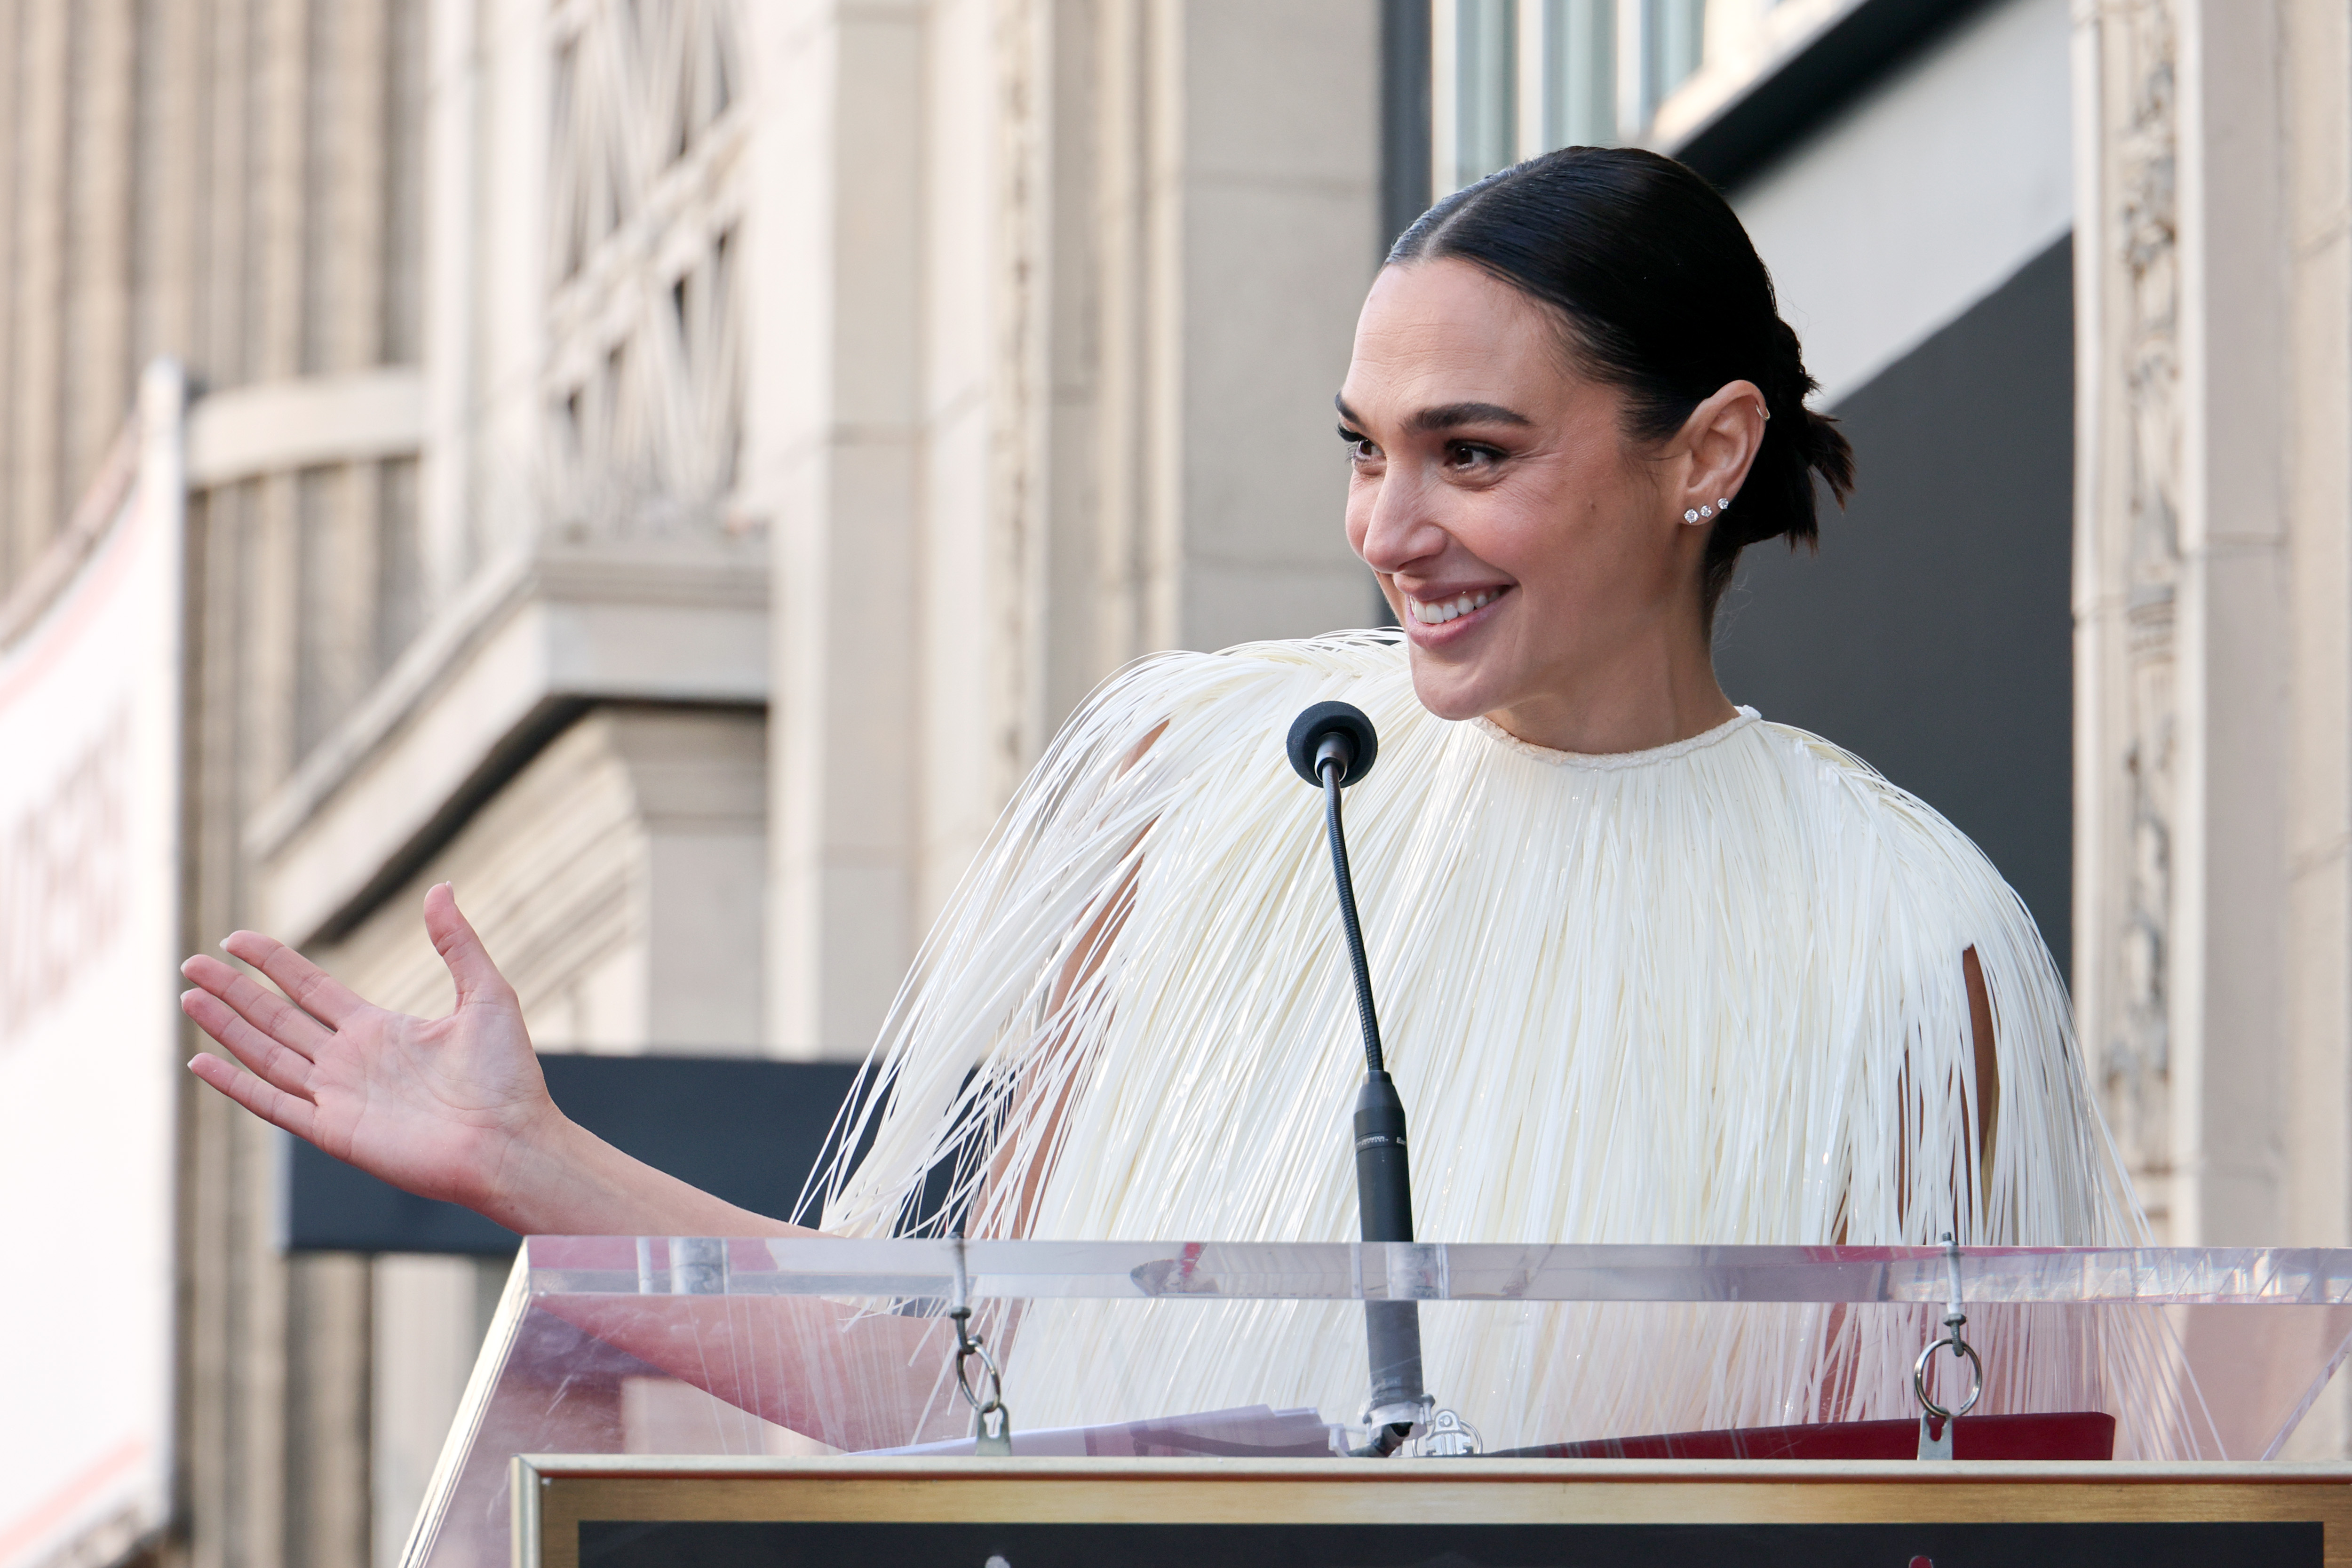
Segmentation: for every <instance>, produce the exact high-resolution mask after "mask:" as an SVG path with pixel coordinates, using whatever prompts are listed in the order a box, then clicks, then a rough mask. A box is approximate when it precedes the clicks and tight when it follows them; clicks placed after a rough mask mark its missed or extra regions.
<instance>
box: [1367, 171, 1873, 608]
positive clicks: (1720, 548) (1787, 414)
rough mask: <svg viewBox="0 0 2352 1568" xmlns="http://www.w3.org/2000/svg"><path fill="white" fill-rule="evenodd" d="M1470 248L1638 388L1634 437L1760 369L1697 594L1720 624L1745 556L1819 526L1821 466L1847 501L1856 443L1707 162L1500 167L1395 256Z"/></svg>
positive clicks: (1584, 357)
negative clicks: (1821, 407)
mask: <svg viewBox="0 0 2352 1568" xmlns="http://www.w3.org/2000/svg"><path fill="white" fill-rule="evenodd" d="M1447 257H1455V258H1460V259H1462V260H1464V261H1467V262H1469V263H1471V264H1472V265H1474V266H1476V267H1479V268H1484V269H1485V270H1486V271H1487V272H1489V273H1491V274H1493V275H1494V276H1495V277H1496V278H1498V279H1502V280H1503V281H1504V282H1506V283H1508V284H1510V285H1511V286H1512V287H1513V288H1515V289H1518V290H1519V291H1520V292H1521V293H1524V294H1526V295H1528V297H1529V298H1531V299H1533V300H1538V301H1540V302H1541V303H1543V304H1546V305H1549V306H1550V307H1551V308H1552V309H1553V310H1556V311H1558V312H1559V315H1560V317H1561V318H1562V319H1563V321H1564V323H1565V325H1566V328H1567V338H1568V346H1569V350H1570V353H1571V354H1572V355H1573V356H1574V357H1575V359H1576V361H1577V363H1578V367H1579V368H1580V369H1581V370H1582V371H1584V372H1585V373H1586V374H1590V375H1592V376H1594V377H1596V378H1598V379H1600V380H1601V381H1604V382H1607V383H1609V384H1612V385H1613V386H1616V387H1618V388H1620V389H1622V391H1623V392H1624V393H1625V394H1626V395H1627V415H1628V423H1629V426H1630V428H1629V429H1628V430H1627V432H1626V434H1627V435H1628V436H1631V437H1634V438H1636V439H1642V440H1649V441H1659V440H1664V438H1665V437H1669V436H1671V435H1673V434H1674V433H1675V431H1677V430H1679V429H1681V428H1682V426H1683V422H1684V421H1685V420H1686V419H1688V418H1689V417H1690V412H1691V410H1692V409H1694V408H1696V407H1697V406H1698V405H1700V404H1701V403H1703V402H1705V401H1706V399H1707V398H1709V397H1712V396H1713V395H1715V394H1716V393H1717V392H1718V391H1720V390H1721V389H1722V388H1723V386H1724V385H1725V384H1727V383H1729V382H1734V381H1741V380H1746V381H1752V382H1754V383H1755V384H1756V385H1757V386H1758V387H1759V389H1760V390H1761V391H1762V392H1763V394H1764V406H1765V408H1766V410H1767V411H1768V412H1769V415H1770V416H1771V419H1770V423H1769V424H1767V425H1766V426H1765V427H1764V444H1763V446H1762V447H1761V448H1760V449H1759V451H1758V452H1757V454H1756V461H1755V464H1754V466H1753V467H1752V468H1749V469H1748V479H1747V482H1746V483H1745V484H1744V485H1743V486H1742V487H1741V488H1740V491H1739V496H1738V504H1737V505H1736V506H1734V507H1733V508H1732V509H1731V510H1729V511H1727V512H1725V513H1724V514H1723V515H1722V516H1721V517H1719V518H1717V520H1716V521H1715V523H1714V524H1713V527H1712V530H1711V531H1710V532H1709V533H1708V535H1707V541H1706V566H1705V568H1704V570H1703V572H1702V574H1701V579H1700V602H1701V604H1702V605H1703V606H1704V608H1705V611H1706V616H1707V618H1708V620H1709V621H1712V620H1713V619H1714V616H1715V606H1716V603H1717V600H1719V599H1721V598H1722V597H1723V591H1724V589H1726V588H1727V587H1728V586H1730V584H1731V571H1732V567H1733V565H1734V563H1737V562H1738V559H1739V552H1740V551H1741V550H1742V549H1744V548H1746V547H1747V546H1748V545H1750V544H1754V543H1757V542H1760V541H1762V540H1767V539H1778V538H1780V537H1781V536H1783V535H1786V536H1787V538H1788V541H1789V548H1790V549H1791V550H1794V549H1795V548H1796V547H1797V546H1798V545H1799V544H1800V543H1802V544H1805V545H1808V546H1811V545H1814V544H1816V542H1818V540H1819V538H1820V535H1821V527H1820V523H1819V522H1818V521H1817V520H1816V518H1815V516H1814V506H1813V476H1814V475H1815V474H1819V475H1820V476H1821V477H1822V479H1825V480H1827V481H1828V483H1829V487H1830V489H1831V490H1832V493H1834V494H1835V495H1836V497H1837V500H1838V504H1839V505H1840V506H1843V505H1844V504H1845V498H1846V496H1847V495H1848V494H1849V493H1850V492H1851V491H1852V490H1853V448H1852V447H1848V446H1847V445H1846V439H1845V437H1843V435H1841V434H1839V432H1838V429H1837V422H1836V421H1835V420H1833V419H1832V418H1830V417H1829V416H1826V415H1822V414H1816V413H1814V412H1813V411H1812V410H1811V409H1810V408H1807V407H1806V406H1805V398H1806V396H1807V395H1809V394H1810V393H1811V392H1812V390H1813V388H1814V382H1813V378H1812V377H1811V375H1809V374H1806V372H1805V361H1804V356H1803V354H1802V353H1801V352H1800V351H1799V350H1798V347H1797V334H1796V333H1795V332H1793V331H1790V330H1789V324H1788V323H1787V322H1786V321H1782V320H1781V319H1780V305H1779V302H1778V301H1777V300H1775V299H1774V298H1773V294H1772V278H1771V275H1770V274H1769V273H1768V272H1767V271H1765V269H1764V263H1763V262H1762V261H1760V260H1759V259H1758V258H1757V255H1756V247H1755V246H1754V245H1753V244H1751V243H1750V242H1749V240H1748V231H1747V230H1746V229H1744V228H1742V227H1740V226H1739V219H1738V216H1735V215H1734V214H1733V212H1732V210H1731V205H1730V204H1729V203H1727V202H1726V201H1725V200H1724V199H1723V197H1722V196H1721V195H1718V194H1717V191H1716V189H1715V187H1714V186H1712V185H1710V184H1707V183H1706V180H1705V179H1704V178H1702V177H1701V176H1700V175H1699V174H1696V172H1695V171H1693V170H1691V169H1689V168H1687V167H1685V165H1683V164H1681V163H1675V161H1674V160H1673V159H1671V158H1663V157H1660V156H1659V155H1658V154H1657V153H1645V152H1643V151H1642V150H1641V149H1639V148H1633V147H1564V148H1561V149H1560V150H1559V152H1557V153H1545V154H1544V155H1543V156H1542V157H1539V158H1530V159H1528V161H1527V162H1526V163H1520V164H1517V165H1516V166H1515V167H1512V168H1508V169H1505V170H1503V171H1502V172H1501V173H1500V174H1489V175H1488V176H1487V177H1486V178H1485V179H1483V180H1481V181H1479V182H1478V183H1477V184H1475V185H1469V186H1466V187H1465V188H1464V189H1462V190H1459V191H1456V192H1454V194H1453V195H1450V196H1447V197H1446V198H1445V199H1444V201H1442V202H1439V203H1438V204H1437V205H1435V206H1433V207H1432V208H1430V209H1429V210H1428V211H1427V212H1425V213H1423V214H1422V216H1420V218H1419V219H1418V220H1416V221H1415V222H1414V224H1413V226H1412V227H1411V228H1409V229H1406V230H1405V231H1404V234H1403V235H1402V237H1400V238H1399V239H1398V240H1397V242H1396V245H1395V247H1393V248H1392V249H1391V250H1390V252H1389V264H1390V265H1391V266H1394V265H1396V264H1398V263H1400V262H1409V261H1435V260H1439V259H1441V258H1447Z"/></svg>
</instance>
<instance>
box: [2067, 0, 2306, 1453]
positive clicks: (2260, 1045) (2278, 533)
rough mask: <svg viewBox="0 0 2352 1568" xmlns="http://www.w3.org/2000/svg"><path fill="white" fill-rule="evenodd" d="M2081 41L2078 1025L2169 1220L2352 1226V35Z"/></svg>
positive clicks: (2129, 7) (2103, 17)
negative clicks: (2351, 853) (2350, 310)
mask: <svg viewBox="0 0 2352 1568" xmlns="http://www.w3.org/2000/svg"><path fill="white" fill-rule="evenodd" d="M2076 73H2077V74H2076V82H2077V121H2076V122H2077V127H2078V131H2077V160H2078V167H2079V169H2080V171H2081V174H2080V182H2081V183H2080V186H2079V191H2080V200H2079V201H2078V204H2077V209H2076V210H2077V212H2078V213H2079V214H2080V215H2081V216H2080V218H2079V220H2078V221H2079V222H2080V225H2081V228H2080V231H2079V233H2078V236H2077V240H2076V244H2075V252H2074V253H2075V258H2076V259H2075V265H2076V268H2077V289H2078V295H2077V301H2078V303H2077V310H2078V316H2077V319H2078V321H2079V323H2080V326H2079V333H2080V337H2079V344H2080V354H2079V362H2078V397H2079V399H2080V418H2079V420H2078V430H2079V433H2080V434H2079V439H2080V441H2081V443H2082V444H2081V448H2080V453H2079V457H2078V462H2077V475H2078V479H2077V483H2078V487H2079V493H2078V509H2077V541H2076V542H2077V554H2076V571H2075V602H2076V626H2077V642H2076V679H2077V694H2078V706H2077V713H2076V724H2077V738H2078V739H2077V750H2076V801H2077V827H2076V836H2075V842H2076V844H2077V846H2078V849H2077V856H2078V861H2077V867H2076V899H2075V909H2076V915H2075V919H2076V930H2075V943H2074V951H2075V953H2076V960H2075V976H2076V979H2075V995H2076V1005H2077V1009H2078V1016H2079V1018H2080V1023H2081V1028H2082V1035H2083V1043H2084V1050H2085V1051H2086V1052H2087V1053H2088V1055H2089V1057H2090V1059H2091V1061H2092V1063H2093V1064H2094V1068H2095V1072H2096V1073H2097V1074H2098V1075H2099V1076H2100V1077H2101V1078H2102V1079H2103V1080H2104V1082H2105V1086H2106V1090H2107V1096H2108V1110H2109V1115H2110V1117H2111V1119H2112V1121H2113V1122H2114V1124H2115V1127H2116V1132H2117V1135H2118V1137H2119V1139H2120V1141H2121V1142H2122V1143H2123V1146H2124V1150H2125V1153H2126V1158H2127V1160H2129V1162H2130V1163H2131V1164H2132V1167H2133V1170H2134V1172H2135V1174H2136V1176H2137V1180H2138V1182H2139V1185H2140V1191H2141V1194H2142V1197H2143V1199H2144V1201H2145V1202H2146V1204H2147V1208H2148V1212H2149V1215H2150V1218H2151V1220H2152V1221H2153V1222H2154V1225H2155V1229H2156V1234H2157V1237H2158V1239H2159V1240H2161V1241H2168V1242H2170V1243H2173V1244H2176V1245H2198V1244H2232V1243H2234V1244H2298V1245H2322V1246H2343V1245H2345V1244H2346V1243H2347V1240H2352V1173H2347V1148H2352V991H2347V935H2352V861H2347V850H2352V766H2347V763H2352V550H2348V549H2347V546H2352V454H2347V445H2352V419H2347V411H2352V335H2347V303H2352V240H2347V219H2348V218H2352V214H2348V213H2347V195H2352V176H2347V149H2352V135H2347V127H2352V37H2347V18H2346V17H2345V16H2344V14H2343V11H2342V8H2341V7H2340V6H2337V5H2328V4H2326V3H2325V0H2263V3H2262V4H2258V5H2245V4H2236V3H2230V0H2110V3H2107V4H2102V5H2095V6H2091V5H2085V6H2079V7H2078V8H2077V21H2076ZM2335 1412H2336V1406H2334V1405H2331V1406H2329V1407H2328V1408H2327V1409H2326V1410H2323V1411H2322V1412H2321V1413H2319V1415H2317V1416H2315V1421H2314V1423H2313V1424H2312V1426H2311V1429H2310V1431H2309V1432H2308V1433H2307V1434H2306V1436H2305V1439H2304V1441H2305V1442H2306V1443H2313V1444H2317V1445H2319V1447H2317V1448H2315V1449H2313V1450H2312V1451H2314V1452H2319V1451H2335V1450H2336V1449H2338V1448H2340V1447H2341V1446H2342V1442H2343V1437H2342V1426H2341V1422H2340V1419H2339V1418H2338V1417H2337V1415H2336V1413H2335Z"/></svg>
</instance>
